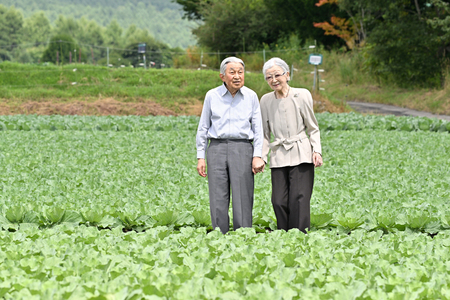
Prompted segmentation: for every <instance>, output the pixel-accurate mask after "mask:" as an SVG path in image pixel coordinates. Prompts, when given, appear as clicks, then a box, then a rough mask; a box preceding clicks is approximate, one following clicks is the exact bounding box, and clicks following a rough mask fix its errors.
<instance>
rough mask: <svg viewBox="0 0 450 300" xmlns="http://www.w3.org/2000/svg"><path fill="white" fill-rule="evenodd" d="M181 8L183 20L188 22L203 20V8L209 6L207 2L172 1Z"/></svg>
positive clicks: (199, 0) (198, 0) (191, 0)
mask: <svg viewBox="0 0 450 300" xmlns="http://www.w3.org/2000/svg"><path fill="white" fill-rule="evenodd" d="M172 2H176V3H178V4H180V5H181V6H182V7H183V10H184V16H183V17H184V18H186V19H188V20H203V15H202V13H203V12H202V10H203V6H205V5H210V3H209V1H208V0H172Z"/></svg>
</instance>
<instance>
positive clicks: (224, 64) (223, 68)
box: [220, 56, 245, 75]
mask: <svg viewBox="0 0 450 300" xmlns="http://www.w3.org/2000/svg"><path fill="white" fill-rule="evenodd" d="M230 62H237V63H240V64H242V66H243V67H244V69H245V64H244V62H243V61H242V59H240V58H237V57H234V56H230V57H227V58H225V59H224V60H222V63H221V64H220V74H222V75H225V71H226V69H227V64H228V63H230Z"/></svg>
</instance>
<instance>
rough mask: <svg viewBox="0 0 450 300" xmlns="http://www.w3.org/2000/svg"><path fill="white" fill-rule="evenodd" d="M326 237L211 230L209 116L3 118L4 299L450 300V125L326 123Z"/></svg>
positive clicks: (261, 183) (267, 209)
mask: <svg viewBox="0 0 450 300" xmlns="http://www.w3.org/2000/svg"><path fill="white" fill-rule="evenodd" d="M317 118H318V121H319V125H320V128H321V133H322V148H323V157H324V165H323V167H321V168H318V169H316V180H315V186H314V192H313V198H312V201H311V206H312V207H311V227H312V228H311V230H310V231H309V232H308V234H306V235H305V234H303V233H301V232H299V231H297V230H291V231H289V232H283V231H278V230H275V228H276V223H275V216H274V213H273V210H272V206H271V202H270V195H271V190H270V171H269V170H266V171H265V172H264V173H262V174H258V175H257V176H256V177H255V178H256V179H255V207H254V213H253V216H254V220H253V223H254V226H253V228H246V229H239V230H237V231H236V232H233V231H231V232H229V233H228V234H226V235H222V234H221V233H220V231H217V230H211V225H210V219H209V204H208V189H207V179H204V178H202V177H200V176H198V175H197V172H196V159H195V157H196V149H195V134H196V128H197V123H198V118H197V117H136V116H128V117H112V116H110V117H89V116H35V115H30V116H25V115H18V116H0V226H1V227H2V229H1V230H0V298H4V299H258V300H262V299H270V300H274V299H450V251H449V250H450V249H449V247H450V230H449V229H450V210H449V207H450V205H449V200H450V175H449V171H448V170H449V161H450V160H449V157H448V156H449V153H450V123H448V122H445V121H441V120H436V119H426V118H413V117H394V116H362V115H358V114H354V113H350V114H329V113H322V114H317Z"/></svg>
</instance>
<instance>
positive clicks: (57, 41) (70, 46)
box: [42, 34, 86, 64]
mask: <svg viewBox="0 0 450 300" xmlns="http://www.w3.org/2000/svg"><path fill="white" fill-rule="evenodd" d="M74 50H77V51H76V52H77V53H80V47H79V46H78V45H77V43H76V42H75V40H74V39H73V38H72V37H71V36H69V35H67V34H57V35H55V36H53V37H52V38H51V39H50V42H49V44H48V47H47V49H45V51H44V53H43V54H42V62H51V63H55V64H58V63H61V64H67V63H69V61H70V55H71V54H72V55H73V57H72V60H73V61H74V60H75V59H74V55H75V52H74ZM82 61H83V62H86V54H85V53H82Z"/></svg>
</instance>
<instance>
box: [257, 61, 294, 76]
mask: <svg viewBox="0 0 450 300" xmlns="http://www.w3.org/2000/svg"><path fill="white" fill-rule="evenodd" d="M273 66H279V67H280V68H282V69H283V72H289V66H288V64H287V63H286V62H285V61H284V60H282V59H281V58H279V57H272V58H271V59H269V60H268V61H267V62H266V63H265V64H264V67H263V74H264V77H266V72H267V70H269V69H270V68H272V67H273Z"/></svg>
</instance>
